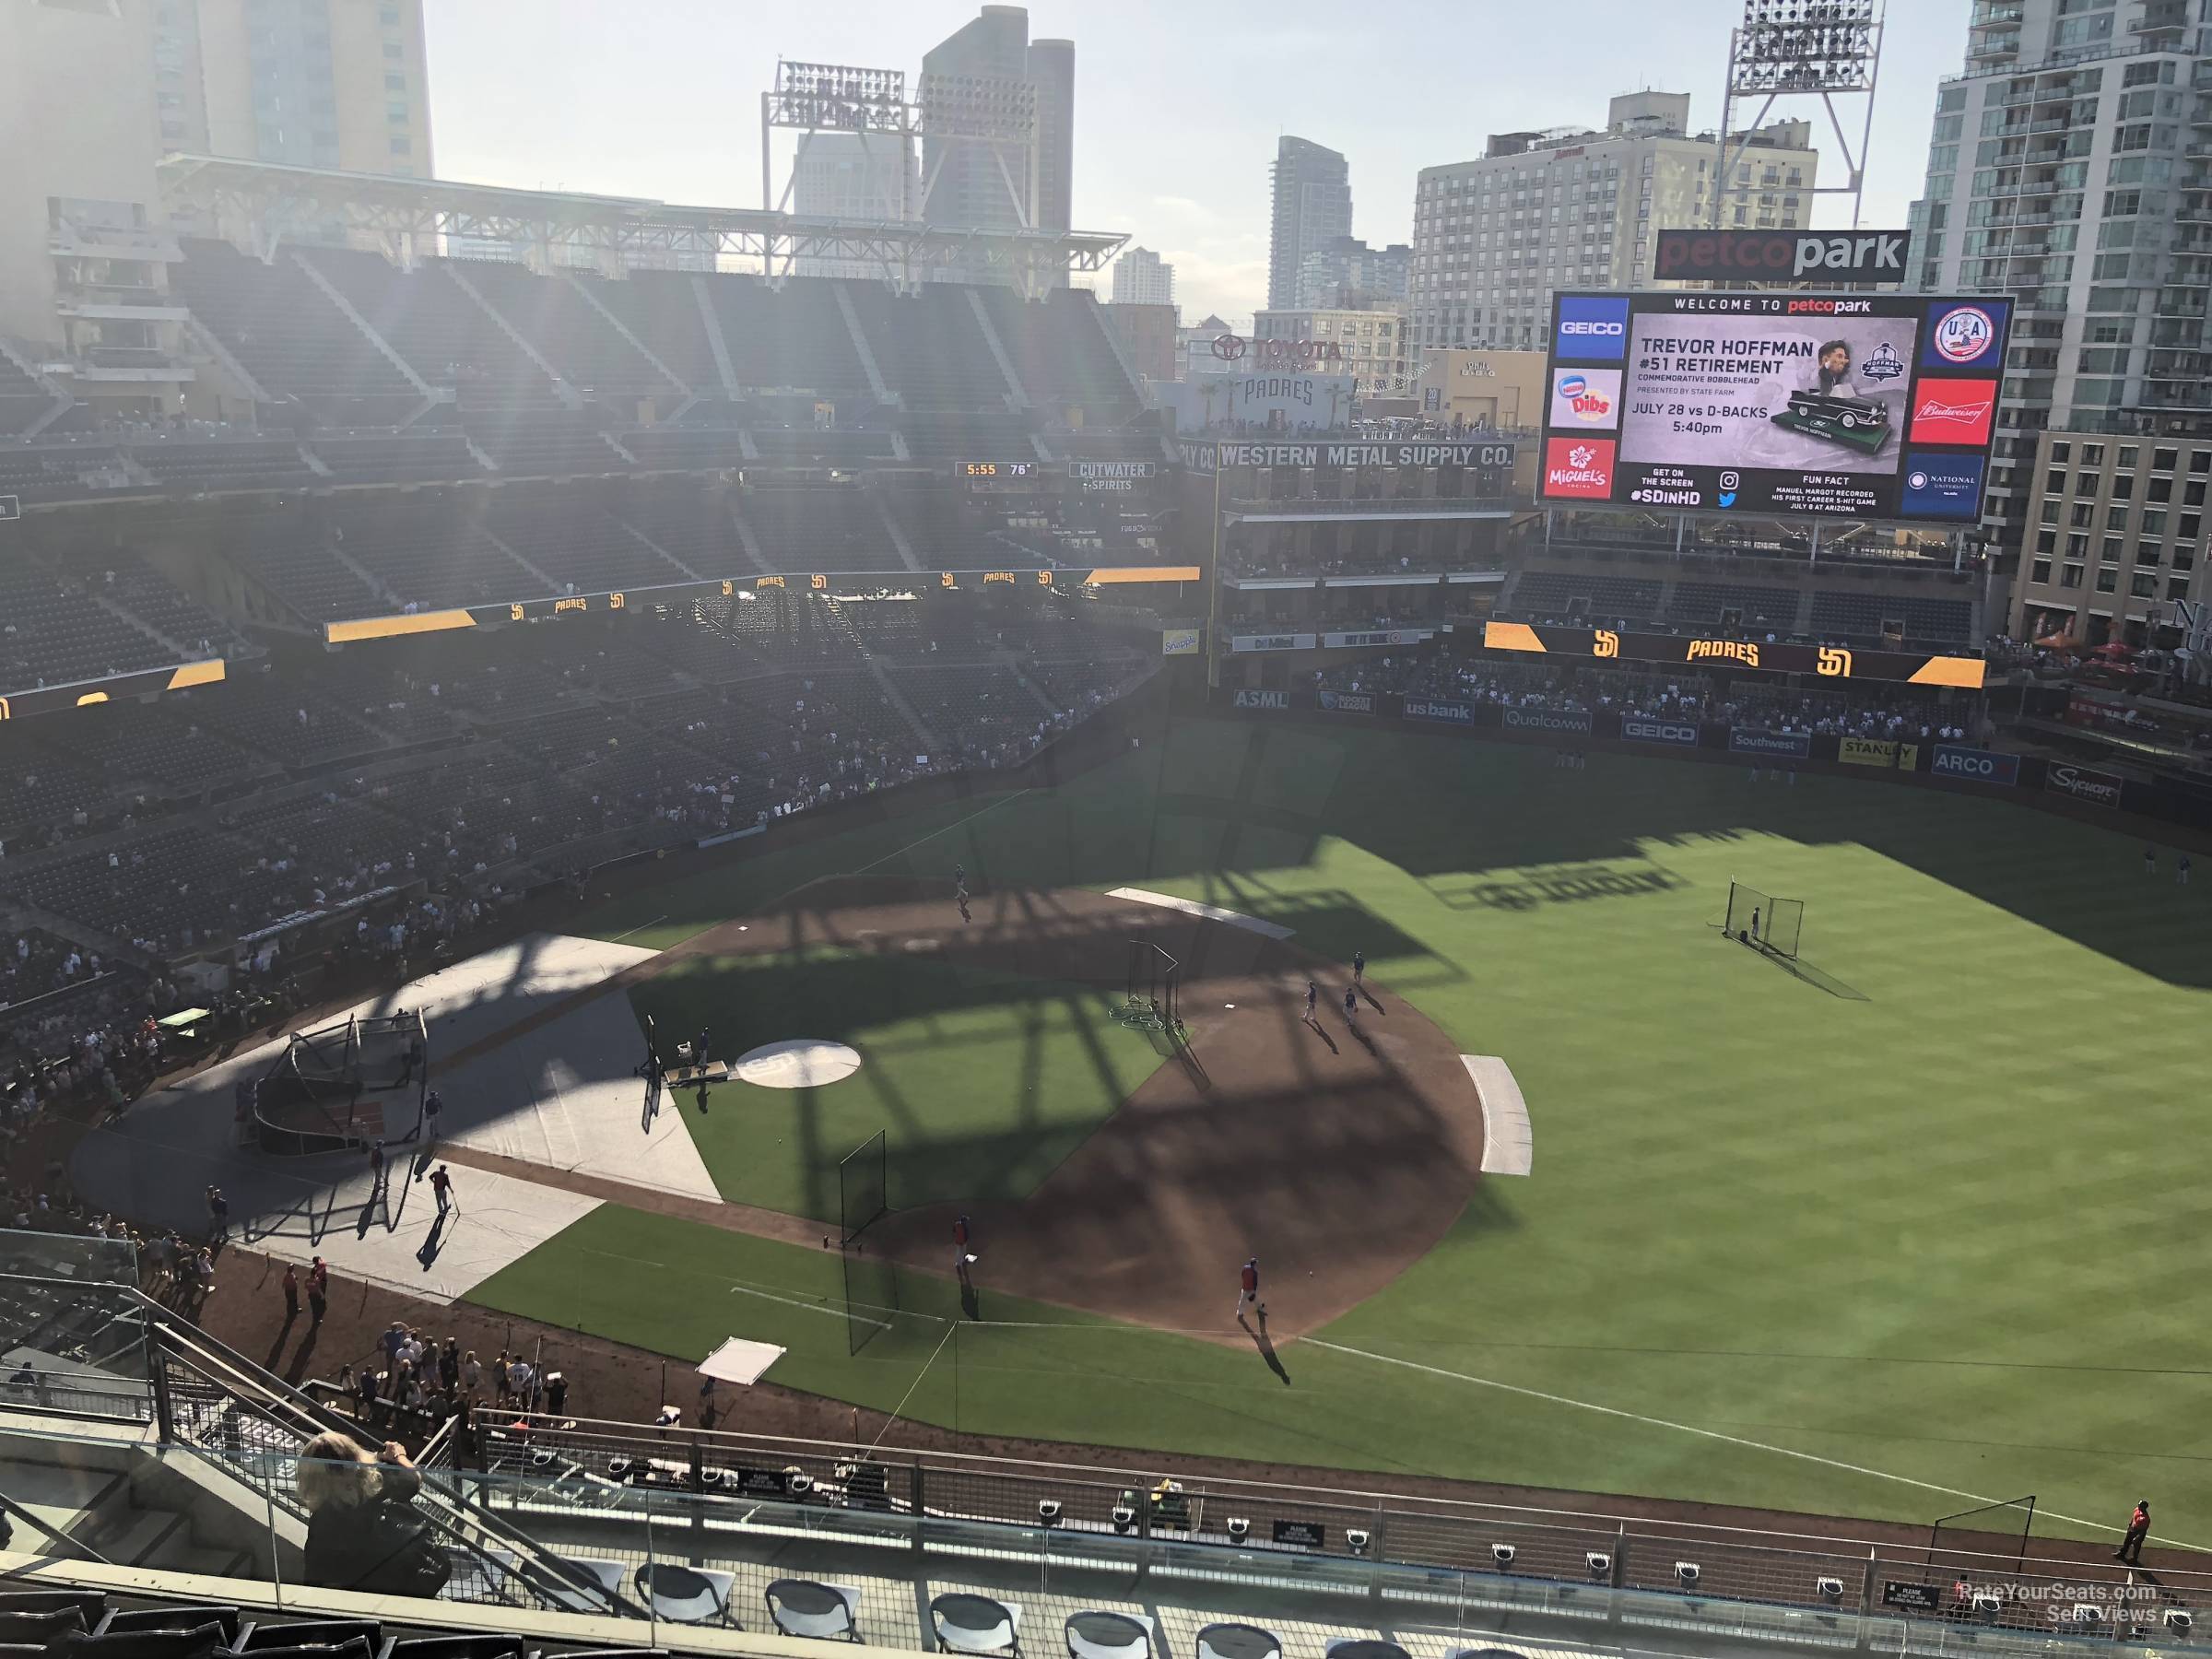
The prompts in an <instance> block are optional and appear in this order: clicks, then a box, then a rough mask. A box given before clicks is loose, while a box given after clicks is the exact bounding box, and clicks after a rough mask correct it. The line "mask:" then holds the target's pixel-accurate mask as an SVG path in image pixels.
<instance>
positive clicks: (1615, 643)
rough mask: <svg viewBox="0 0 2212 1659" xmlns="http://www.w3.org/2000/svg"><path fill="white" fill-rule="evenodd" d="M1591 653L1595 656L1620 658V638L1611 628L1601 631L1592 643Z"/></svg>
mask: <svg viewBox="0 0 2212 1659" xmlns="http://www.w3.org/2000/svg"><path fill="white" fill-rule="evenodd" d="M1590 653H1591V655H1593V656H1603V657H1617V656H1618V655H1619V654H1620V636H1619V635H1618V634H1617V633H1615V632H1614V631H1613V630H1612V629H1609V628H1601V629H1598V630H1597V634H1596V637H1595V638H1594V639H1593V640H1592V641H1591V643H1590Z"/></svg>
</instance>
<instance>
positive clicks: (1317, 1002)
mask: <svg viewBox="0 0 2212 1659" xmlns="http://www.w3.org/2000/svg"><path fill="white" fill-rule="evenodd" d="M1320 1006H1321V987H1320V986H1319V985H1317V984H1315V983H1314V982H1312V980H1308V981H1307V982H1306V1023H1307V1024H1308V1025H1312V1024H1315V1023H1316V1021H1315V1020H1314V1018H1313V1011H1314V1010H1315V1009H1316V1008H1318V1007H1320Z"/></svg>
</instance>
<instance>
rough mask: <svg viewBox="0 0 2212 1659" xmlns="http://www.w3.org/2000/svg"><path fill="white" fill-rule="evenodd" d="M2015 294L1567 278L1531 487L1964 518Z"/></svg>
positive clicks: (1978, 470)
mask: <svg viewBox="0 0 2212 1659" xmlns="http://www.w3.org/2000/svg"><path fill="white" fill-rule="evenodd" d="M2011 312H2012V302H2011V301H2010V300H2007V299H2005V298H2002V297H1990V296H1986V295H1975V296H1971V297H1959V296H1952V297H1939V298H1937V297H1930V296H1927V295H1924V294H1865V293H1860V294H1803V293H1795V292H1791V291H1788V290H1772V291H1761V292H1750V293H1686V292H1673V291H1668V292H1664V293H1636V294H1592V293H1570V294H1560V295H1559V296H1557V297H1556V298H1555V299H1554V300H1553V301H1552V322H1551V351H1550V357H1549V360H1548V361H1547V365H1546V378H1545V408H1544V457H1543V460H1544V465H1543V467H1542V470H1541V473H1540V476H1539V482H1538V485H1537V495H1538V498H1539V499H1540V500H1544V501H1547V502H1552V503H1556V504H1559V505H1567V506H1574V505H1581V506H1592V505H1599V504H1605V505H1611V506H1617V507H1655V508H1672V509H1675V510H1677V511H1682V512H1752V513H1760V514H1765V515H1768V516H1782V517H1786V518H1799V517H1804V518H1851V519H1894V520H1903V521H1907V522H1913V523H1934V524H1971V522H1972V521H1973V520H1975V519H1976V518H1978V517H1979V516H1980V515H1981V512H1982V493H1983V485H1984V483H1985V481H1986V479H1987V477H1988V473H1989V450H1990V441H1991V436H1992V433H1993V431H1994V427H1995V424H1996V408H1997V386H1998V382H1999V380H2000V379H2001V377H2002V375H2003V371H2004V363H2005V336H2006V327H2007V325H2008V324H2009V323H2010V321H2011Z"/></svg>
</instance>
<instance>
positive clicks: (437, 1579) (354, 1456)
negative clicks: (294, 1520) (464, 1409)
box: [299, 1430, 452, 1596]
mask: <svg viewBox="0 0 2212 1659" xmlns="http://www.w3.org/2000/svg"><path fill="white" fill-rule="evenodd" d="M299 1483H300V1501H301V1502H302V1503H304V1504H306V1506H307V1561H306V1569H305V1575H306V1578H307V1582H308V1583H311V1584H320V1585H323V1586H324V1587H325V1588H327V1589H332V1590H366V1591H370V1592H372V1593H374V1594H380V1595H419V1596H429V1595H435V1594H438V1592H439V1591H440V1590H441V1589H443V1588H444V1587H445V1581H446V1579H447V1577H448V1576H449V1575H450V1573H451V1571H452V1569H451V1568H450V1567H449V1566H448V1564H447V1562H446V1559H445V1557H444V1555H443V1554H442V1553H441V1551H440V1550H439V1548H438V1546H437V1544H436V1542H435V1541H434V1539H433V1537H432V1535H431V1534H430V1532H429V1528H428V1526H426V1525H425V1524H424V1523H423V1519H422V1517H421V1516H420V1515H418V1513H416V1512H415V1509H414V1506H413V1500H414V1497H415V1494H416V1493H417V1492H418V1490H420V1489H421V1486H422V1477H420V1476H419V1475H418V1474H416V1472H415V1465H413V1464H412V1463H411V1462H409V1461H408V1458H407V1453H406V1447H404V1446H402V1445H400V1444H399V1442H398V1441H388V1442H387V1443H386V1444H385V1446H384V1449H383V1450H382V1452H381V1453H377V1454H376V1455H375V1456H373V1457H372V1456H371V1455H370V1454H369V1453H368V1452H367V1451H365V1450H363V1448H362V1447H361V1446H360V1445H359V1442H357V1441H355V1440H354V1439H353V1438H352V1436H350V1435H347V1434H344V1433H341V1432H339V1431H337V1430H331V1431H329V1432H327V1433H324V1434H318V1435H317V1436H315V1438H314V1439H313V1440H312V1441H308V1443H307V1444H306V1446H305V1447H303V1448H302V1449H301V1451H300V1475H299Z"/></svg>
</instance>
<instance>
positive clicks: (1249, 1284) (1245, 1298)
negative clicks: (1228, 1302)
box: [1237, 1256, 1267, 1324]
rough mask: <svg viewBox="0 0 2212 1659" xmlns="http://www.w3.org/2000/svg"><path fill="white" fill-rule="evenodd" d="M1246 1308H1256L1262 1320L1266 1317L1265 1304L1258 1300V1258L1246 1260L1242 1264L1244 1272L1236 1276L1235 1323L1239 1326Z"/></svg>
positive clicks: (1242, 1321)
mask: <svg viewBox="0 0 2212 1659" xmlns="http://www.w3.org/2000/svg"><path fill="white" fill-rule="evenodd" d="M1247 1307H1253V1308H1257V1309H1258V1310H1259V1312H1260V1317H1261V1318H1262V1319H1265V1318H1266V1317H1267V1304H1266V1303H1265V1302H1264V1301H1262V1300H1260V1258H1259V1257H1258V1256H1253V1257H1252V1258H1251V1259H1250V1260H1248V1261H1247V1262H1246V1263H1245V1264H1244V1270H1243V1271H1242V1272H1241V1273H1240V1274H1238V1275H1237V1323H1238V1324H1243V1323H1244V1310H1245V1309H1246V1308H1247Z"/></svg>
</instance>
